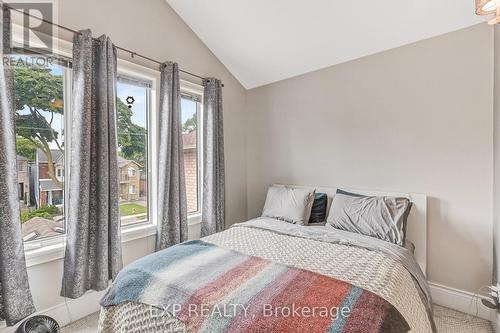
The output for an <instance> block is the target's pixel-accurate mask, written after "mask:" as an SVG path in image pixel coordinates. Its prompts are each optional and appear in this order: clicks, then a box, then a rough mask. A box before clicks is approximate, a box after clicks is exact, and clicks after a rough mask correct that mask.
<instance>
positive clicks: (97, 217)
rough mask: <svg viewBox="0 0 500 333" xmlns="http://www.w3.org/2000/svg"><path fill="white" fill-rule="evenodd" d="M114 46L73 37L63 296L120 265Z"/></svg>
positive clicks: (87, 34)
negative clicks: (69, 161)
mask: <svg viewBox="0 0 500 333" xmlns="http://www.w3.org/2000/svg"><path fill="white" fill-rule="evenodd" d="M116 66H117V64H116V49H115V48H114V47H113V44H112V43H111V40H110V39H109V38H108V37H106V36H101V37H100V38H98V39H93V38H92V33H91V31H90V30H84V31H81V32H80V34H76V35H75V37H74V41H73V101H72V106H73V108H72V114H73V119H72V128H71V151H70V158H71V163H70V169H69V188H68V191H69V193H68V194H69V195H68V198H69V201H68V212H67V244H66V255H65V258H64V275H63V284H62V290H61V295H62V296H65V297H69V298H77V297H80V296H82V295H83V294H84V293H85V292H86V291H87V290H91V289H93V290H104V289H106V288H107V287H108V282H109V280H110V279H114V278H115V277H116V275H117V274H118V272H119V271H120V270H121V268H122V254H121V231H120V212H119V171H118V157H117V154H118V153H117V152H118V143H117V133H116V112H115V110H116V74H117V73H116Z"/></svg>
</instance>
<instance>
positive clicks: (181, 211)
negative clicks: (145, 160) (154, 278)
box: [156, 62, 188, 251]
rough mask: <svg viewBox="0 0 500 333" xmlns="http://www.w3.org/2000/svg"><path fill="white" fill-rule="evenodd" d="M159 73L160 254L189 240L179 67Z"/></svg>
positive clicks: (172, 65) (164, 68)
mask: <svg viewBox="0 0 500 333" xmlns="http://www.w3.org/2000/svg"><path fill="white" fill-rule="evenodd" d="M160 72H161V82H160V115H159V123H160V124H159V125H160V126H159V147H158V232H157V235H156V250H157V251H159V250H162V249H164V248H167V247H169V246H172V245H175V244H178V243H181V242H183V241H185V240H187V237H188V230H187V202H186V200H187V199H186V182H185V178H184V158H183V146H182V129H181V92H180V82H179V68H178V65H177V64H176V63H172V62H166V63H164V64H162V65H161V67H160Z"/></svg>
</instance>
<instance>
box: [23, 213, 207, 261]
mask: <svg viewBox="0 0 500 333" xmlns="http://www.w3.org/2000/svg"><path fill="white" fill-rule="evenodd" d="M199 223H201V214H199V213H198V214H193V215H190V216H189V217H188V225H190V226H191V225H196V224H199ZM154 235H156V226H155V225H153V224H144V225H137V226H130V227H126V228H123V229H122V243H127V242H131V241H134V240H137V239H142V238H146V237H150V236H154ZM65 247H66V238H65V237H62V236H61V237H58V238H57V239H54V240H53V243H52V244H49V245H45V246H42V247H38V248H34V249H25V257H26V266H27V267H32V266H36V265H40V264H44V263H48V262H51V261H56V260H60V259H63V258H64V251H65Z"/></svg>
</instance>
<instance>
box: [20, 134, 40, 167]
mask: <svg viewBox="0 0 500 333" xmlns="http://www.w3.org/2000/svg"><path fill="white" fill-rule="evenodd" d="M16 148H17V153H18V154H19V155H21V156H24V157H26V158H27V159H28V161H31V162H32V161H34V160H35V155H36V146H35V145H34V144H33V143H32V142H31V141H30V140H28V139H26V138H23V137H20V136H17V138H16Z"/></svg>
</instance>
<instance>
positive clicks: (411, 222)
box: [275, 184, 427, 275]
mask: <svg viewBox="0 0 500 333" xmlns="http://www.w3.org/2000/svg"><path fill="white" fill-rule="evenodd" d="M275 185H278V186H279V185H281V186H283V185H285V184H275ZM286 186H288V187H292V188H311V189H315V190H316V192H320V193H326V194H327V195H328V207H327V216H328V213H329V211H330V205H331V202H332V198H333V196H334V195H335V193H336V192H337V188H336V187H321V186H300V185H286ZM342 190H345V191H348V192H354V193H359V194H363V195H369V196H391V197H405V198H408V199H410V200H411V202H412V203H413V206H412V208H411V211H410V215H409V217H408V225H407V230H406V237H407V239H409V240H410V241H411V242H412V243H413V244H414V245H415V259H416V260H417V262H418V264H419V265H420V267H421V268H422V271H423V272H424V274H425V275H427V195H425V194H418V193H404V192H386V191H372V190H362V189H352V188H348V187H342Z"/></svg>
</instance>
